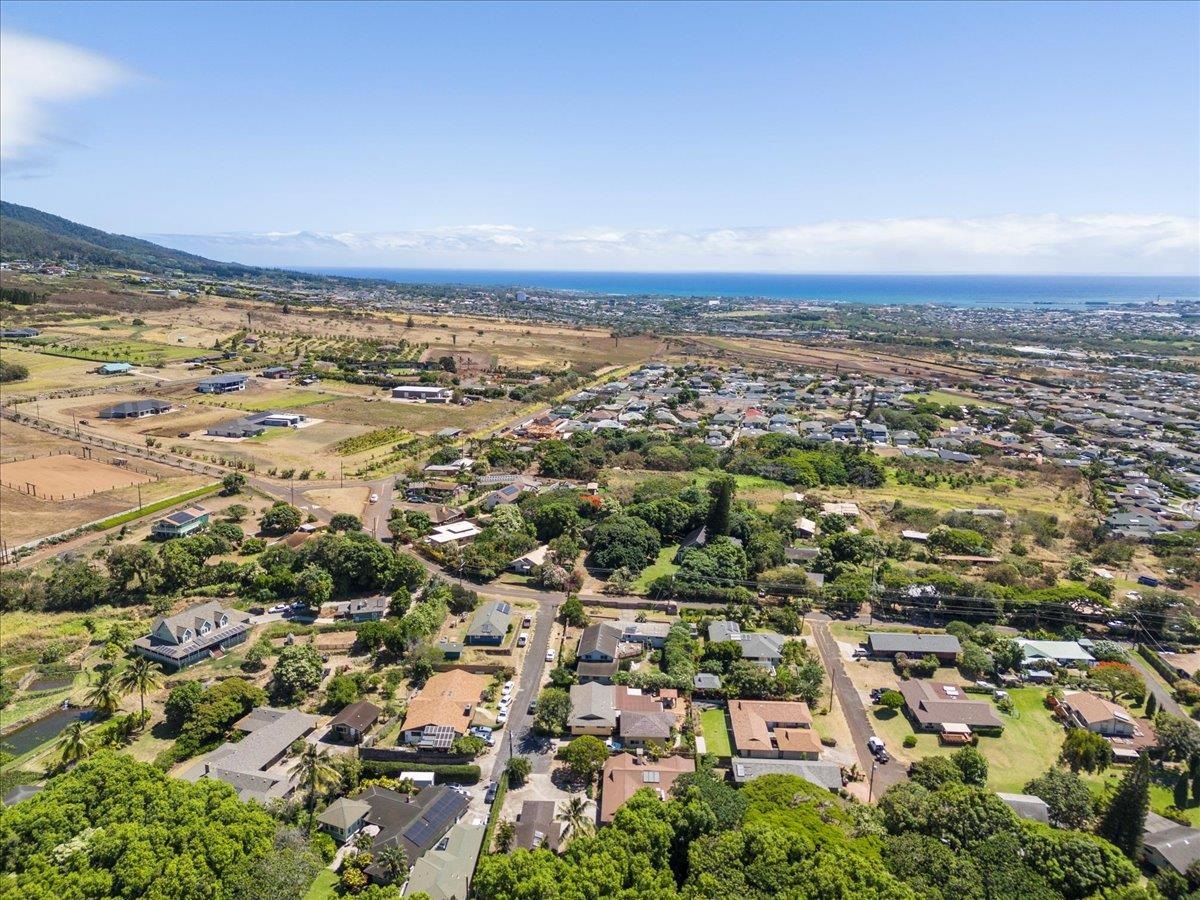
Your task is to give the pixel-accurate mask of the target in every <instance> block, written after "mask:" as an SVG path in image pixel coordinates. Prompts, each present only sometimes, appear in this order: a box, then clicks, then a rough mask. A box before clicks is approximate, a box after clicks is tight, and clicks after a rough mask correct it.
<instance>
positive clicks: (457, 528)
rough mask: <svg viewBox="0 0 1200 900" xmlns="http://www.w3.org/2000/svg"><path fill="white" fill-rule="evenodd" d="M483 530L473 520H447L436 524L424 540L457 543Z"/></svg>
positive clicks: (431, 542)
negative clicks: (441, 523) (445, 522)
mask: <svg viewBox="0 0 1200 900" xmlns="http://www.w3.org/2000/svg"><path fill="white" fill-rule="evenodd" d="M482 532H483V529H482V528H480V527H479V526H478V525H476V524H475V523H474V522H467V521H463V522H448V523H447V524H445V525H438V526H437V527H435V528H434V529H433V531H431V532H430V533H429V536H428V537H426V538H425V540H426V541H427V542H428V543H430V544H457V543H459V542H460V541H469V540H471V539H472V538H474V537H476V536H478V535H479V534H481V533H482Z"/></svg>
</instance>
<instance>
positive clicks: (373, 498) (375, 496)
mask: <svg viewBox="0 0 1200 900" xmlns="http://www.w3.org/2000/svg"><path fill="white" fill-rule="evenodd" d="M359 496H360V497H361V496H362V494H359ZM367 499H368V500H370V501H371V502H372V503H378V502H379V495H378V494H372V495H371V496H370V497H368V498H367Z"/></svg>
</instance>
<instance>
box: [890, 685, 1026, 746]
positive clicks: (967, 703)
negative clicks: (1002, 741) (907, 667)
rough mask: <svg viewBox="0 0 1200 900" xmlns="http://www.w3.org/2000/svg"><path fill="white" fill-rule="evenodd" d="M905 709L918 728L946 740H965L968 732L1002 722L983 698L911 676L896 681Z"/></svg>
mask: <svg viewBox="0 0 1200 900" xmlns="http://www.w3.org/2000/svg"><path fill="white" fill-rule="evenodd" d="M898 689H899V691H900V693H901V694H902V695H903V696H904V707H905V712H906V713H907V714H908V717H909V719H910V720H911V721H912V723H913V727H914V728H915V729H916V730H918V731H936V732H938V733H939V734H940V735H941V737H942V739H943V740H944V741H945V742H947V743H967V742H968V741H969V740H970V737H971V732H972V731H973V730H975V731H993V732H994V731H1001V730H1002V729H1003V728H1004V723H1003V722H1002V721H1000V717H999V716H998V715H996V710H995V708H994V707H993V706H992V704H991V703H988V702H987V701H986V700H968V699H967V696H968V695H967V694H966V692H965V691H963V689H962V688H959V687H956V686H954V685H951V684H940V683H938V682H936V681H926V680H924V679H922V678H913V679H909V680H908V681H901V682H900V684H899V685H898Z"/></svg>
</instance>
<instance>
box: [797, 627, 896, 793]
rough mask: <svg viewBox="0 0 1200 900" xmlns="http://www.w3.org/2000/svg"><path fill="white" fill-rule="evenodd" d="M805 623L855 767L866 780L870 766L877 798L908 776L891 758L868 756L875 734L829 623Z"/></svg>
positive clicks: (869, 775)
mask: <svg viewBox="0 0 1200 900" xmlns="http://www.w3.org/2000/svg"><path fill="white" fill-rule="evenodd" d="M808 621H809V623H810V624H811V625H812V631H813V639H814V640H815V641H816V644H817V650H818V652H819V653H820V654H821V661H822V662H823V663H824V664H825V671H827V672H828V673H829V677H830V680H831V681H832V682H833V689H834V691H835V692H836V693H837V698H838V703H840V704H841V707H842V713H843V714H844V715H845V717H846V724H847V725H849V726H850V735H851V737H852V738H853V739H854V752H855V754H856V755H857V757H858V767H859V769H861V770H862V771H863V772H864V773H865V774H866V775H867V777H868V778H870V777H871V776H872V767H874V773H873V774H874V779H875V783H874V787H873V790H872V797H878V796H879V795H880V794H882V793H883V792H884V791H886V790H887V789H888V788H889V787H891V786H892V785H893V784H897V783H899V782H901V781H904V780H905V778H907V777H908V776H907V773H906V772H905V771H904V767H903V766H902V765H901V764H900V763H898V762H897V761H896V760H895V759H893V760H892V761H891V762H889V763H886V764H884V765H879V764H878V763H876V762H875V759H874V757H872V756H871V752H870V751H869V750H868V749H867V739H868V738H869V737H871V736H872V735H874V734H875V729H874V728H873V727H872V725H871V720H870V718H869V717H868V716H867V710H866V708H865V707H864V706H863V702H862V697H861V696H860V695H859V693H858V689H857V688H856V687H855V686H854V682H853V681H851V680H850V676H849V675H847V674H846V664H845V660H844V659H843V658H842V654H841V651H840V650H839V649H838V644H837V641H835V640H834V639H833V635H832V634H831V633H830V631H829V621H828V619H824V618H823V617H817V616H809V617H808Z"/></svg>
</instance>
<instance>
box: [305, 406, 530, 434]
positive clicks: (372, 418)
mask: <svg viewBox="0 0 1200 900" xmlns="http://www.w3.org/2000/svg"><path fill="white" fill-rule="evenodd" d="M518 409H520V404H518V403H517V402H515V401H513V400H489V401H483V402H479V403H474V404H472V405H471V406H456V405H452V404H442V403H392V402H391V401H388V400H383V401H378V402H372V403H369V404H368V403H364V402H363V401H362V400H357V399H352V398H349V397H343V398H340V399H337V400H328V401H326V402H325V403H321V404H316V405H313V406H310V407H308V408H306V409H305V410H304V412H305V414H306V415H310V416H316V417H319V418H322V419H327V420H329V421H331V422H343V423H346V424H355V425H369V426H371V427H372V428H384V427H394V428H403V429H404V430H406V431H411V432H414V433H416V434H433V433H435V432H437V431H440V430H441V429H443V428H447V427H453V428H461V429H463V430H464V431H473V430H476V429H482V428H487V427H494V426H498V425H501V424H503V423H504V422H507V421H509V420H510V419H511V418H513V417H514V416H515V414H516V411H517V410H518Z"/></svg>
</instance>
